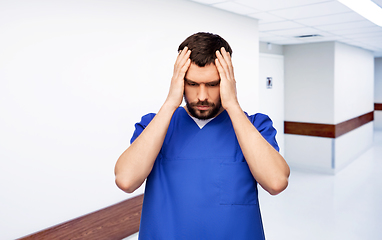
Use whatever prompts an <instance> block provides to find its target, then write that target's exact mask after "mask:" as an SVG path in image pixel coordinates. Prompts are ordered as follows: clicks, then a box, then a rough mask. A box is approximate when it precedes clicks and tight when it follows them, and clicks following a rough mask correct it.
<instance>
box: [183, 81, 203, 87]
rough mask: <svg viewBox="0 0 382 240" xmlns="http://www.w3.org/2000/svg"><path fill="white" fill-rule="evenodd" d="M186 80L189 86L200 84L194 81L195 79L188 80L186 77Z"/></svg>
mask: <svg viewBox="0 0 382 240" xmlns="http://www.w3.org/2000/svg"><path fill="white" fill-rule="evenodd" d="M184 81H185V82H186V84H187V85H188V86H198V85H199V84H198V83H196V82H193V81H190V80H188V79H184Z"/></svg>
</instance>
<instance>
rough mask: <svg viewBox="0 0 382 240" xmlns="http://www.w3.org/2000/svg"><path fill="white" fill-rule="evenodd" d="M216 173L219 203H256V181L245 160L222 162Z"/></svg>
mask: <svg viewBox="0 0 382 240" xmlns="http://www.w3.org/2000/svg"><path fill="white" fill-rule="evenodd" d="M218 175H219V187H220V192H219V195H220V199H219V203H220V205H255V204H257V183H256V180H255V179H254V178H253V176H252V174H251V171H250V170H249V167H248V164H247V163H246V162H223V163H221V164H220V169H219V174H218Z"/></svg>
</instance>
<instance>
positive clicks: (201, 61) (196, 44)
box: [178, 32, 232, 67]
mask: <svg viewBox="0 0 382 240" xmlns="http://www.w3.org/2000/svg"><path fill="white" fill-rule="evenodd" d="M186 46H187V47H188V49H190V50H191V56H190V59H191V62H192V63H194V64H196V65H198V66H199V67H204V66H206V65H209V64H211V63H213V64H215V59H216V51H217V50H219V51H220V49H221V48H222V47H224V48H225V50H226V51H227V52H229V54H230V55H231V56H232V49H231V47H230V46H229V44H228V42H227V41H226V40H224V39H223V38H222V37H220V36H219V35H217V34H212V33H207V32H198V33H195V34H193V35H191V36H189V37H188V38H187V39H186V40H184V41H183V42H182V43H181V44H180V45H179V48H178V52H179V51H181V50H183V49H184V47H186Z"/></svg>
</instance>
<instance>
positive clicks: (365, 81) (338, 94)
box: [284, 42, 374, 173]
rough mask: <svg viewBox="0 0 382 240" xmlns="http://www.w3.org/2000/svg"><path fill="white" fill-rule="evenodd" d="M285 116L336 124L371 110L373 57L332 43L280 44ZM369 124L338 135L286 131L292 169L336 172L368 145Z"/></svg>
mask: <svg viewBox="0 0 382 240" xmlns="http://www.w3.org/2000/svg"><path fill="white" fill-rule="evenodd" d="M284 56H285V120H286V121H297V122H308V123H321V124H338V123H341V122H343V121H346V120H349V119H352V118H355V117H358V116H360V115H363V114H365V113H368V112H371V111H373V89H374V80H373V79H374V77H373V68H374V63H373V55H372V53H371V52H370V51H367V50H364V49H361V48H357V47H352V46H349V45H346V44H342V43H337V42H326V43H313V44H303V45H290V46H284ZM372 141H373V123H369V124H366V125H364V126H362V127H360V128H357V129H355V130H353V131H351V132H349V133H346V134H344V135H342V136H340V137H339V138H335V139H330V138H321V137H310V136H297V135H292V134H285V143H286V144H285V157H286V159H287V161H288V163H289V164H290V165H291V166H292V167H295V168H304V169H310V170H315V171H320V172H325V173H336V172H338V171H339V170H340V169H342V168H343V167H345V166H346V165H347V164H348V163H350V162H351V161H352V160H354V159H355V158H356V157H357V156H359V154H360V153H362V152H364V151H365V150H366V149H368V148H369V147H370V146H371V144H372Z"/></svg>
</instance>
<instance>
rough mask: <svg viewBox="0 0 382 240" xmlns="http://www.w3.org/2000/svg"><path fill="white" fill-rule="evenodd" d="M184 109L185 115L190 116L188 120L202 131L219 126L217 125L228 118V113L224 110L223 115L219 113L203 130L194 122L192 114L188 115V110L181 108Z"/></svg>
mask: <svg viewBox="0 0 382 240" xmlns="http://www.w3.org/2000/svg"><path fill="white" fill-rule="evenodd" d="M179 108H181V109H182V112H183V114H186V115H187V116H188V118H189V119H190V120H191V121H192V122H193V123H194V124H195V126H196V127H198V129H199V130H202V129H204V128H205V127H206V126H208V125H211V124H217V123H220V122H222V121H223V120H224V119H226V117H227V116H228V113H227V111H226V110H223V111H222V112H221V113H219V114H218V115H217V116H216V117H214V118H213V119H212V120H211V121H209V122H208V123H206V124H205V125H204V126H203V127H202V128H200V127H199V126H198V124H197V123H196V122H195V121H194V119H192V117H191V116H190V114H188V112H187V111H186V109H185V108H184V107H179Z"/></svg>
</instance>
